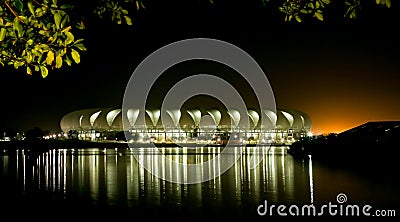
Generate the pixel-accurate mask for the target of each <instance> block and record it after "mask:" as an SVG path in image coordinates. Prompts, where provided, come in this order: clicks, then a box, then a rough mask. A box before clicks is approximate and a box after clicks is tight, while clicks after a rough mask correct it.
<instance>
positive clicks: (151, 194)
mask: <svg viewBox="0 0 400 222" xmlns="http://www.w3.org/2000/svg"><path fill="white" fill-rule="evenodd" d="M218 149H220V148H216V147H213V148H184V149H182V148H162V149H160V150H161V152H162V153H164V154H165V155H167V157H168V158H171V159H172V160H173V161H178V162H182V163H190V164H193V163H199V162H205V161H207V160H210V159H213V158H214V157H215V156H216V155H217V154H218V153H219V152H220V151H221V150H218ZM240 149H244V150H240ZM240 151H244V152H243V153H242V154H241V152H240ZM281 151H282V150H281V149H280V148H278V149H274V150H272V151H271V150H260V149H254V148H241V147H238V148H236V150H235V152H232V153H228V154H224V155H227V158H235V159H236V158H237V157H238V156H237V155H241V156H240V158H239V159H238V161H237V162H236V163H235V164H234V165H233V166H232V167H231V168H230V169H229V170H228V171H226V172H225V173H223V174H222V175H221V176H218V177H215V178H214V179H212V180H210V181H207V182H204V183H200V184H176V183H171V182H168V181H165V180H161V179H159V178H157V177H155V176H153V175H152V174H151V173H149V172H148V171H147V170H145V169H144V168H143V167H141V166H140V164H139V162H138V161H137V160H136V157H138V158H143V160H144V161H150V162H151V163H154V164H153V165H152V166H153V167H155V168H156V169H157V170H159V171H162V173H163V175H166V174H167V177H168V176H170V177H173V176H185V173H187V172H185V171H184V169H172V168H171V167H172V166H171V165H169V166H168V165H165V163H163V162H162V159H161V158H160V155H159V154H158V153H157V152H154V150H152V149H148V148H143V149H132V148H131V149H98V148H91V149H54V150H50V151H48V152H46V153H43V154H40V155H38V156H31V155H27V154H26V153H27V151H26V150H18V151H17V152H16V153H15V155H11V154H3V155H0V161H1V167H2V168H1V169H0V173H1V174H0V175H1V179H2V180H1V181H4V180H5V181H9V182H10V184H13V185H16V187H17V188H16V189H17V191H16V192H17V195H18V194H29V193H34V192H37V191H50V193H52V194H54V195H53V197H52V198H51V199H57V200H69V201H71V203H78V202H79V204H80V206H90V207H93V206H94V207H96V206H106V207H107V206H112V207H122V208H125V207H128V208H140V209H142V208H146V209H164V208H165V209H168V210H175V211H177V212H182V211H189V212H208V213H213V211H217V210H219V209H227V210H229V211H232V212H235V211H236V213H238V214H255V213H256V211H255V209H256V207H257V206H258V205H259V204H260V203H262V202H263V201H264V200H268V201H269V202H270V203H278V204H309V203H312V202H324V201H334V200H335V199H334V198H335V197H336V194H337V193H339V192H347V193H348V194H350V195H351V194H354V195H353V196H355V197H356V198H358V199H356V200H360V201H362V200H363V198H366V200H365V201H372V200H374V199H373V198H375V196H363V195H362V194H360V193H362V192H367V193H371V192H374V189H380V188H376V187H374V186H373V185H368V184H363V183H365V181H363V180H362V179H359V178H357V177H354V176H353V175H350V174H346V173H340V172H339V173H337V172H336V173H337V175H336V174H335V172H333V173H332V171H331V170H329V169H325V168H323V167H320V166H318V165H316V166H313V163H312V160H311V158H310V159H309V160H304V161H299V160H295V159H293V157H292V156H290V155H286V154H285V153H284V152H281ZM252 157H257V158H261V157H263V159H262V161H261V162H260V164H259V165H257V167H255V168H254V169H250V167H249V166H250V165H251V162H250V161H256V160H257V158H252ZM208 170H209V172H199V173H208V174H210V175H217V174H219V172H220V168H219V164H216V165H214V167H213V168H209V169H208ZM332 174H333V175H335V177H336V178H329V175H332ZM186 176H187V175H186ZM196 176H197V175H196ZM198 176H201V175H198ZM335 184H336V185H335ZM8 188H9V187H8ZM4 189H5V188H3V187H2V191H0V192H2V193H6V192H7V191H6V190H4ZM322 191H323V192H322ZM314 195H316V196H314ZM383 198H385V197H383ZM384 200H385V199H384ZM325 203H327V202H325Z"/></svg>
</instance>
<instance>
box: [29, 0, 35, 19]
mask: <svg viewBox="0 0 400 222" xmlns="http://www.w3.org/2000/svg"><path fill="white" fill-rule="evenodd" d="M28 8H29V11H30V12H31V14H32V15H33V16H35V9H34V8H33V4H32V1H29V2H28Z"/></svg>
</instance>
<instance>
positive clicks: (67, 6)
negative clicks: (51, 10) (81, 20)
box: [60, 4, 73, 9]
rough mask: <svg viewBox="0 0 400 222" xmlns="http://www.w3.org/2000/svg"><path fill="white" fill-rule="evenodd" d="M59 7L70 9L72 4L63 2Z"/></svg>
mask: <svg viewBox="0 0 400 222" xmlns="http://www.w3.org/2000/svg"><path fill="white" fill-rule="evenodd" d="M60 8H61V9H71V8H73V6H72V5H68V4H65V5H62V6H60Z"/></svg>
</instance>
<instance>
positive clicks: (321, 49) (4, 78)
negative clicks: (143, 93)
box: [0, 1, 400, 133]
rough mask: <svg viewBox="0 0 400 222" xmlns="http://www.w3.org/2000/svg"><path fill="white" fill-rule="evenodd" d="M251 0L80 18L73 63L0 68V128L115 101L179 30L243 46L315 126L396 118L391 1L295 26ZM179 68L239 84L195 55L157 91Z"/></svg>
mask: <svg viewBox="0 0 400 222" xmlns="http://www.w3.org/2000/svg"><path fill="white" fill-rule="evenodd" d="M163 2H168V3H163ZM177 2H179V1H177ZM255 2H257V3H258V1H255ZM260 2H261V1H260ZM253 4H254V5H250V3H244V1H240V2H239V3H235V2H232V3H230V4H229V5H228V4H224V5H218V4H216V5H215V6H210V5H209V4H208V1H183V3H182V2H179V4H175V3H173V2H171V1H159V2H154V3H152V4H151V5H148V7H147V8H146V9H145V10H143V11H142V12H141V13H140V14H138V15H137V16H136V17H135V18H134V20H133V26H131V27H128V28H126V27H124V26H118V25H110V24H108V23H107V22H102V21H97V22H96V23H89V24H88V25H87V36H85V37H86V40H87V41H86V44H87V48H88V51H87V52H85V53H83V54H82V57H81V64H79V65H74V66H73V67H67V68H66V69H63V70H61V71H59V70H56V71H52V72H50V74H49V76H48V77H47V78H45V79H42V78H41V77H40V74H37V75H34V76H28V75H27V74H25V71H24V70H20V72H15V71H14V70H13V69H12V68H0V84H1V88H0V95H1V103H0V104H1V111H0V114H1V115H0V129H5V128H15V129H18V130H27V129H30V128H33V127H35V126H38V127H41V128H42V129H49V130H51V131H59V130H60V127H59V122H60V120H61V118H62V116H63V115H65V114H66V113H69V112H72V111H75V110H80V109H86V108H95V107H110V106H115V107H120V106H121V105H122V99H123V94H124V90H125V87H126V85H127V83H128V80H129V78H130V77H131V75H132V73H133V71H134V70H135V68H136V66H137V65H138V64H139V63H140V62H141V61H142V60H143V59H144V58H145V57H147V56H148V55H150V54H151V53H152V52H153V51H155V50H157V49H159V48H160V47H162V46H165V45H167V44H170V43H173V42H175V41H179V40H183V39H188V38H214V39H219V40H223V41H226V42H229V43H232V44H234V45H236V46H238V47H240V48H241V49H243V50H245V51H246V52H248V53H249V54H250V55H251V56H252V57H253V58H254V59H255V60H256V61H257V62H258V63H259V65H260V66H261V68H262V69H263V70H264V72H265V73H266V75H267V78H268V80H269V82H270V84H271V86H272V89H273V91H274V94H275V100H276V104H277V107H281V108H292V109H298V110H301V111H303V112H306V113H307V114H309V115H310V117H311V119H312V122H313V127H312V130H313V132H315V133H328V132H341V131H343V130H346V129H349V128H351V127H354V126H357V125H359V124H362V123H364V122H367V121H376V120H400V100H399V96H400V88H399V84H400V77H399V76H400V65H399V64H400V56H399V50H400V43H399V39H400V38H399V37H400V35H399V34H398V33H397V32H398V23H397V24H396V22H399V17H400V14H399V13H398V12H399V10H398V8H399V6H398V5H396V4H398V3H397V2H394V1H393V3H392V8H391V9H389V10H388V9H377V10H366V12H368V14H366V15H361V16H362V18H360V19H359V20H357V21H348V20H344V19H343V18H342V17H343V16H342V14H341V13H342V12H341V11H339V13H337V14H335V13H333V14H332V15H331V16H326V17H325V20H326V21H325V22H323V23H321V22H318V21H316V20H310V21H305V22H303V23H302V24H298V23H290V24H289V23H284V21H283V20H284V19H283V15H282V14H280V13H277V12H276V10H277V9H276V8H268V7H267V8H263V7H262V6H261V4H256V3H253ZM274 10H275V11H274ZM64 66H65V64H64ZM185 69H188V71H187V72H185V71H184V70H185ZM183 72H185V73H186V75H188V74H190V73H193V74H196V73H205V72H207V73H215V74H216V75H220V76H221V77H224V76H225V77H226V78H227V79H229V81H232V82H233V85H234V86H238V87H239V88H240V87H241V84H242V80H240V79H239V78H237V75H235V74H234V73H233V71H232V70H230V69H229V68H226V67H222V65H219V64H214V63H211V62H205V61H197V62H192V63H186V64H180V65H177V66H176V67H173V68H172V69H171V70H168V71H167V72H166V73H164V74H163V78H164V79H170V80H171V82H166V81H159V83H157V84H158V85H157V88H158V89H157V90H159V91H158V92H164V91H165V90H167V89H168V87H169V86H170V84H172V80H179V78H181V77H182V76H180V75H179V73H183ZM163 90H164V91H163ZM156 95H157V94H156ZM158 95H159V94H158Z"/></svg>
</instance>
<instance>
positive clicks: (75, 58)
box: [71, 49, 81, 64]
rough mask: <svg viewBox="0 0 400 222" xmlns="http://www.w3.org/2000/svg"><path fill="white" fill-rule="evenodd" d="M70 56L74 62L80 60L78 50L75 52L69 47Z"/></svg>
mask: <svg viewBox="0 0 400 222" xmlns="http://www.w3.org/2000/svg"><path fill="white" fill-rule="evenodd" d="M71 56H72V59H73V60H74V61H75V63H76V64H79V63H80V62H81V56H80V55H79V52H77V51H76V50H74V49H71Z"/></svg>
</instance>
